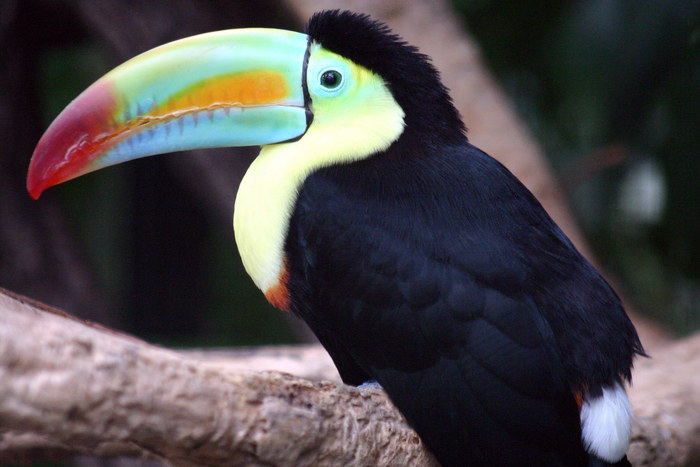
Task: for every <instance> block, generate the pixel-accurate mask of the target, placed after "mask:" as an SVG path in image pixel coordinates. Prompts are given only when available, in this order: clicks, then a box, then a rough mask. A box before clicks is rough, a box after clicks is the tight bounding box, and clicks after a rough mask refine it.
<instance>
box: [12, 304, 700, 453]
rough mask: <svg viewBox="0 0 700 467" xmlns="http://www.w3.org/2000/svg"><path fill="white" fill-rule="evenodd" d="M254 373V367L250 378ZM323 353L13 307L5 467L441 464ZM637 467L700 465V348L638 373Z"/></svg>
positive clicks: (674, 353) (685, 348)
mask: <svg viewBox="0 0 700 467" xmlns="http://www.w3.org/2000/svg"><path fill="white" fill-rule="evenodd" d="M244 368H248V370H245V369H244ZM250 369H256V370H271V369H277V370H280V369H287V370H290V369H291V370H292V371H295V372H299V373H300V374H303V375H304V376H307V377H309V378H312V379H337V373H336V372H335V370H334V368H333V366H332V364H331V363H330V360H329V359H328V357H327V356H326V355H325V353H324V352H323V350H322V349H321V348H320V347H317V346H301V347H286V348H280V349H274V348H266V349H260V350H258V351H254V350H244V351H233V352H229V351H214V352H205V351H189V352H175V351H171V350H166V349H163V348H159V347H156V346H153V345H150V344H148V343H146V342H143V341H140V340H138V339H135V338H133V337H131V336H127V335H123V334H120V333H117V332H114V331H111V330H109V329H105V328H102V327H100V326H93V325H89V324H86V323H82V322H80V321H79V320H75V319H72V318H71V317H69V316H65V315H61V314H57V313H52V312H50V311H44V310H41V309H39V308H36V307H35V306H32V305H30V304H29V303H24V302H22V301H19V300H17V299H15V298H13V297H10V296H8V295H5V294H0V463H1V462H7V461H13V460H14V461H16V460H22V459H30V458H32V456H34V457H36V456H37V453H38V454H40V456H39V457H46V456H47V455H50V454H51V453H54V452H71V453H90V454H93V455H101V456H117V455H141V456H142V455H144V453H147V454H150V455H155V456H158V457H161V458H164V459H166V460H169V461H171V462H175V463H180V462H192V463H197V464H210V465H279V466H286V465H289V466H291V465H330V464H342V465H421V466H424V465H435V463H434V461H433V460H432V458H431V457H430V455H429V454H428V453H427V452H426V451H425V450H424V449H423V447H422V445H421V443H420V440H419V439H418V437H417V436H416V435H415V433H414V432H413V431H412V430H411V429H410V428H409V427H408V426H407V425H406V423H405V421H404V420H403V418H402V417H401V415H400V414H399V413H398V412H397V411H396V410H395V409H394V408H393V406H392V405H391V403H390V402H389V401H388V399H387V398H386V396H385V394H384V393H383V392H382V391H379V390H367V389H362V390H360V389H357V388H352V387H348V386H344V385H342V384H339V383H334V382H328V381H326V382H310V381H308V380H304V379H299V378H298V377H293V376H290V375H288V374H284V373H279V372H272V371H263V372H259V373H254V372H251V371H250ZM634 378H635V385H634V387H633V388H632V390H631V397H632V402H633V405H634V407H635V410H636V414H637V422H636V424H635V427H634V436H633V441H632V447H631V449H630V454H629V456H630V459H631V460H632V461H633V463H634V464H635V465H656V466H671V465H691V464H690V463H691V462H693V460H697V459H698V457H697V456H698V453H700V437H699V436H698V433H700V335H698V336H695V337H693V338H690V339H686V340H684V341H681V342H679V343H676V344H673V345H671V346H669V347H668V348H666V349H663V350H660V351H659V352H658V353H657V355H655V356H654V358H653V359H649V360H643V361H640V362H639V363H638V367H637V369H636V371H635V375H634Z"/></svg>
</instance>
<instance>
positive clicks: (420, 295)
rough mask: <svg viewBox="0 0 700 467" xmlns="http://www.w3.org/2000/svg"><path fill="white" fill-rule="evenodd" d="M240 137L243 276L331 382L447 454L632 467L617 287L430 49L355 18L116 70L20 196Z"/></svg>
mask: <svg viewBox="0 0 700 467" xmlns="http://www.w3.org/2000/svg"><path fill="white" fill-rule="evenodd" d="M250 145H260V146H261V150H260V154H259V155H258V156H257V158H256V159H255V160H254V161H253V163H252V165H251V166H250V168H249V169H248V170H247V172H246V174H245V176H244V178H243V181H242V182H241V184H240V188H239V190H238V195H237V198H236V202H235V209H234V220H233V224H234V231H235V237H236V242H237V245H238V249H239V251H240V255H241V258H242V261H243V264H244V266H245V268H246V271H247V272H248V274H249V275H250V277H251V278H252V280H253V281H254V282H255V284H256V285H257V286H258V287H259V288H260V289H261V290H262V292H263V293H264V294H265V297H266V298H267V300H268V301H269V302H270V303H271V304H272V305H274V306H275V307H277V308H280V309H282V310H287V311H289V312H292V313H294V314H296V315H297V316H299V317H300V318H302V319H303V320H304V321H305V322H306V323H307V324H308V325H309V327H310V328H311V329H312V330H313V332H314V333H315V334H316V336H317V337H318V340H319V341H320V342H321V344H323V346H324V347H325V349H326V350H327V351H328V353H329V354H330V356H331V357H332V359H333V361H334V363H335V365H336V366H337V369H338V371H339V373H340V375H341V377H342V379H343V381H344V382H345V383H347V384H351V385H363V384H365V383H367V384H372V385H375V384H376V385H379V386H381V387H382V388H383V389H384V390H385V391H386V393H387V394H388V396H389V397H390V399H391V400H392V402H393V403H394V404H395V405H396V407H397V408H398V409H399V410H400V411H401V412H402V413H403V415H404V416H405V417H406V420H407V421H408V423H409V424H410V425H411V426H412V427H413V428H414V429H415V430H416V432H417V433H418V435H419V436H420V438H421V439H422V441H423V442H424V443H425V445H426V446H427V447H428V448H429V450H431V451H432V452H433V453H434V455H435V457H436V458H437V460H438V461H439V462H440V463H441V464H442V465H444V466H463V465H469V466H497V465H520V466H534V465H542V466H592V465H629V463H628V460H627V457H626V451H627V448H628V446H629V443H630V431H631V422H632V409H631V406H630V402H629V399H628V397H627V394H626V390H625V386H626V385H627V384H629V383H630V381H631V368H632V363H633V358H634V357H635V354H641V355H643V352H644V351H643V348H642V345H641V343H640V340H639V338H638V336H637V333H636V331H635V329H634V327H633V325H632V323H631V322H630V320H629V318H628V317H627V315H626V313H625V311H624V309H623V306H622V305H621V302H620V300H619V298H618V296H617V295H616V293H615V292H614V291H613V289H612V288H611V287H610V285H609V284H608V283H607V282H606V281H605V279H603V277H602V276H601V275H600V274H599V273H598V272H597V271H596V269H594V267H593V266H592V265H591V264H590V263H589V262H588V261H587V260H586V259H585V258H584V257H583V256H582V255H581V254H580V253H579V252H578V251H577V249H576V248H575V247H574V246H573V245H572V243H571V242H570V241H569V239H568V238H567V237H566V236H565V235H564V233H563V232H562V231H561V230H560V229H559V227H558V226H557V225H556V224H555V223H554V222H553V221H552V219H551V218H550V217H549V216H548V215H547V213H546V212H545V210H544V209H543V208H542V206H541V205H540V203H539V202H538V201H537V200H536V199H535V197H534V196H533V195H532V194H531V193H530V192H529V191H528V190H527V189H526V188H525V187H524V186H523V185H522V184H521V182H520V181H518V179H517V178H516V177H515V176H514V175H512V174H511V172H509V171H508V170H507V169H506V168H505V167H504V166H503V165H501V164H500V163H499V162H497V161H496V160H495V159H493V158H491V157H490V156H488V155H487V154H485V153H484V152H482V151H481V150H479V149H477V148H476V147H474V146H472V145H471V144H470V143H469V142H468V140H467V137H466V130H465V127H464V124H463V123H462V120H461V117H460V115H459V113H458V112H457V110H456V109H455V107H454V105H453V103H452V100H451V98H450V95H449V93H448V91H447V89H446V88H445V87H444V86H443V84H442V83H441V81H440V77H439V74H438V72H437V70H436V68H435V67H434V66H433V65H432V64H431V62H430V59H429V58H428V57H426V56H425V55H423V54H421V53H420V52H419V51H418V49H417V48H415V47H413V46H411V45H409V44H407V43H405V42H404V41H403V40H402V39H401V38H400V37H398V36H397V35H395V34H394V33H393V32H392V31H391V30H390V29H389V28H388V27H387V26H386V25H384V24H382V23H380V22H377V21H375V20H373V19H371V18H370V17H368V16H366V15H363V14H358V13H353V12H347V11H337V10H334V11H323V12H320V13H316V14H315V15H314V16H313V17H312V18H311V19H310V20H309V22H308V23H307V26H306V29H305V33H298V32H289V31H283V30H276V29H238V30H226V31H219V32H212V33H207V34H202V35H198V36H194V37H190V38H186V39H182V40H179V41H175V42H172V43H169V44H166V45H162V46H160V47H157V48H155V49H153V50H150V51H148V52H145V53H143V54H142V55H139V56H137V57H135V58H133V59H131V60H129V61H127V62H126V63H124V64H122V65H121V66H119V67H117V68H115V69H114V70H113V71H111V72H109V73H108V74H107V75H105V76H104V77H102V78H101V79H99V80H98V81H97V82H95V83H94V84H93V85H92V86H90V87H89V88H88V89H87V90H86V91H84V92H83V93H82V94H80V95H79V96H78V97H77V98H76V99H75V100H74V101H73V102H71V103H70V104H69V105H68V106H67V107H66V109H65V110H63V112H62V113H61V114H60V115H59V116H58V117H57V118H56V119H55V121H54V122H53V123H52V124H51V125H50V126H49V128H48V129H47V130H46V132H45V134H44V135H43V137H42V138H41V139H40V141H39V143H38V144H37V147H36V150H35V152H34V154H33V156H32V159H31V163H30V168H29V173H28V178H27V188H28V190H29V193H30V194H31V195H32V196H33V197H34V198H38V197H39V195H40V193H41V192H42V191H43V190H44V189H46V188H47V187H50V186H52V185H55V184H58V183H61V182H63V181H66V180H69V179H71V178H74V177H77V176H79V175H82V174H85V173H87V172H90V171H93V170H97V169H99V168H102V167H105V166H109V165H112V164H117V163H120V162H123V161H127V160H130V159H134V158H138V157H143V156H148V155H153V154H161V153H167V152H173V151H179V150H184V149H192V148H204V147H229V146H250Z"/></svg>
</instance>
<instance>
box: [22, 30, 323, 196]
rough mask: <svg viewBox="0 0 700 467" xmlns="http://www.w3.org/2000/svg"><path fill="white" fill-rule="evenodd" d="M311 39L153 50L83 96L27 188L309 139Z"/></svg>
mask: <svg viewBox="0 0 700 467" xmlns="http://www.w3.org/2000/svg"><path fill="white" fill-rule="evenodd" d="M307 49H308V37H307V36H306V35H304V34H299V33H295V32H289V31H281V30H275V29H239V30H230V31H220V32H215V33H209V34H202V35H199V36H194V37H190V38H187V39H182V40H179V41H176V42H172V43H170V44H166V45H163V46H161V47H158V48H155V49H153V50H150V51H148V52H146V53H144V54H142V55H139V56H138V57H136V58H133V59H132V60H129V61H128V62H126V63H124V64H123V65H121V66H119V67H117V68H115V69H114V70H112V71H111V72H109V73H108V74H107V75H105V76H104V77H102V78H101V79H99V80H98V81H97V82H95V83H94V84H93V85H92V86H90V87H89V88H88V89H87V90H85V92H83V93H82V94H80V95H79V96H78V97H77V98H76V99H75V100H74V101H73V102H71V103H70V104H69V105H68V107H66V109H65V110H63V112H61V114H60V115H59V116H58V117H57V118H56V120H54V122H53V123H52V124H51V126H49V128H48V129H47V130H46V133H44V135H43V136H42V138H41V140H40V141H39V143H38V145H37V147H36V149H35V151H34V154H33V156H32V160H31V163H30V166H29V174H28V176H27V189H28V190H29V193H30V194H31V196H32V197H33V198H35V199H36V198H38V197H39V195H40V194H41V192H42V191H44V190H45V189H46V188H48V187H50V186H53V185H56V184H58V183H61V182H64V181H66V180H69V179H71V178H75V177H77V176H79V175H82V174H85V173H88V172H91V171H94V170H97V169H100V168H102V167H106V166H109V165H113V164H118V163H120V162H124V161H127V160H131V159H136V158H139V157H145V156H150V155H153V154H162V153H166V152H173V151H182V150H187V149H197V148H208V147H228V146H255V145H264V144H273V143H280V142H284V141H289V140H293V139H296V138H299V137H301V136H302V135H303V134H304V133H305V132H306V129H307V128H308V125H309V124H310V123H311V118H312V115H311V113H310V111H309V110H308V105H307V104H308V102H307V101H308V97H306V96H307V95H308V93H307V92H306V90H305V89H306V88H305V86H306V83H305V82H304V78H305V76H304V75H305V67H306V57H307V55H306V54H307Z"/></svg>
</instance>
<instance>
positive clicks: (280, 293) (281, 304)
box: [265, 260, 290, 311]
mask: <svg viewBox="0 0 700 467" xmlns="http://www.w3.org/2000/svg"><path fill="white" fill-rule="evenodd" d="M288 282H289V271H288V269H287V261H286V260H285V262H284V266H283V267H282V271H280V275H279V281H278V282H277V284H275V285H273V286H272V287H270V288H269V289H267V290H266V291H265V298H266V299H267V301H268V302H270V304H271V305H272V306H274V307H275V308H278V309H280V310H282V311H289V302H290V297H289V289H288V288H287V283H288Z"/></svg>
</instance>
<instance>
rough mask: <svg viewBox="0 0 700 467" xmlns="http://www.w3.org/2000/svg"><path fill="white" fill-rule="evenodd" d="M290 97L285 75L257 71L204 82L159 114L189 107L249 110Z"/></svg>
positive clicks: (164, 106)
mask: <svg viewBox="0 0 700 467" xmlns="http://www.w3.org/2000/svg"><path fill="white" fill-rule="evenodd" d="M288 96H289V86H288V85H287V81H286V79H285V78H284V76H283V75H282V74H280V73H278V72H275V71H271V70H254V71H247V72H244V73H235V74H232V75H228V76H217V77H214V78H209V79H207V80H204V81H200V82H199V83H196V84H194V85H192V86H190V87H187V88H185V89H183V90H182V91H180V92H178V93H177V94H175V95H174V96H173V97H172V98H171V99H169V100H168V102H167V103H166V104H165V105H163V106H162V108H159V109H158V111H157V112H156V113H174V112H180V111H182V110H183V109H186V108H203V109H204V108H209V107H218V106H235V107H249V106H257V105H266V104H272V103H279V102H280V101H282V100H284V99H285V98H286V97H288Z"/></svg>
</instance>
